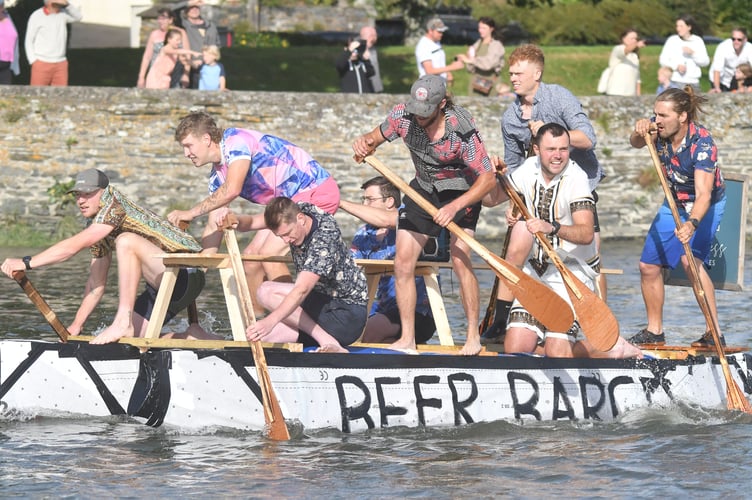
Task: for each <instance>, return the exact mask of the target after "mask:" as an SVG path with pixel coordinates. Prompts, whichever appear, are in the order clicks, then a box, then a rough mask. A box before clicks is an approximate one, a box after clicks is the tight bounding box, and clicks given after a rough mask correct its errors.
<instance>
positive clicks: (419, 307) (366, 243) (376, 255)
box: [350, 224, 432, 316]
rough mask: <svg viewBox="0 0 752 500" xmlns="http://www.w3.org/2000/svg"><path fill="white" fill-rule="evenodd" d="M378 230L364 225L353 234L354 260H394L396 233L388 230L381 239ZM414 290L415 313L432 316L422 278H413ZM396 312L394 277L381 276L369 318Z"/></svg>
mask: <svg viewBox="0 0 752 500" xmlns="http://www.w3.org/2000/svg"><path fill="white" fill-rule="evenodd" d="M378 230H379V228H377V227H376V226H372V225H371V224H364V225H363V226H361V227H360V228H359V229H358V231H357V232H356V233H355V236H354V237H353V240H352V245H351V246H350V251H351V252H352V254H353V257H354V258H356V259H382V260H383V259H394V256H395V255H396V254H397V231H396V230H394V229H389V230H388V231H387V233H386V234H385V235H384V237H383V238H382V239H379V238H378V236H377V233H378ZM415 289H416V291H417V292H418V299H417V302H416V307H415V312H417V313H418V314H422V315H424V316H432V313H431V305H430V304H429V302H428V294H427V293H426V283H425V281H423V277H417V278H415ZM396 310H397V292H396V289H395V287H394V275H391V274H390V275H386V276H382V278H381V279H380V280H379V288H378V291H377V292H376V300H375V301H374V303H373V307H371V312H370V313H369V315H370V316H373V315H374V314H376V313H382V314H386V313H387V312H388V311H396Z"/></svg>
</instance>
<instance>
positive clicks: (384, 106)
mask: <svg viewBox="0 0 752 500" xmlns="http://www.w3.org/2000/svg"><path fill="white" fill-rule="evenodd" d="M405 98H406V96H404V95H355V94H336V93H331V94H323V93H320V94H319V93H290V92H236V91H233V92H225V93H213V92H197V91H190V90H169V91H162V90H144V89H133V88H127V89H125V88H93V87H68V88H40V87H26V86H10V87H4V88H3V92H2V94H0V140H1V141H2V147H0V164H1V165H2V166H3V168H2V169H0V186H2V193H1V194H0V227H2V224H8V223H9V221H10V220H18V219H23V220H26V221H29V222H32V223H34V224H39V225H40V230H46V229H45V228H48V227H50V226H54V224H55V223H56V221H57V220H58V219H57V218H56V217H50V213H51V212H53V213H54V212H55V207H54V206H53V207H50V206H49V202H48V195H47V193H46V190H47V188H48V187H50V186H52V185H53V184H54V183H55V182H56V181H60V182H65V181H68V180H70V179H71V177H73V176H74V175H75V174H76V172H78V171H80V170H83V169H86V168H90V167H96V168H100V169H102V170H104V171H105V172H107V173H108V174H109V175H110V177H111V178H112V181H113V184H114V185H116V186H117V187H118V188H120V189H122V190H123V191H124V192H125V193H126V194H127V195H130V196H132V197H133V198H134V199H136V200H138V201H139V202H141V203H142V204H143V205H145V206H147V207H150V208H152V209H153V210H154V211H156V212H157V213H162V214H165V213H167V212H168V211H169V210H171V209H174V208H184V207H188V206H191V205H192V204H194V203H196V202H197V201H199V200H200V199H202V198H203V197H204V196H205V195H206V194H207V188H206V177H207V173H208V171H209V167H202V168H194V167H193V166H192V164H191V163H190V162H189V161H188V160H187V159H185V158H184V157H183V155H182V151H181V150H180V148H179V147H178V145H177V143H176V142H175V141H174V139H173V134H174V127H175V125H176V124H177V122H178V120H179V119H180V117H182V116H184V115H185V114H187V113H188V112H189V111H191V110H198V109H200V110H206V111H207V112H209V113H211V114H213V115H214V116H215V117H216V118H217V120H218V122H219V124H220V126H222V127H230V126H239V127H248V128H255V129H259V130H263V131H265V132H268V133H270V134H274V135H278V136H281V137H284V138H286V139H288V140H290V141H292V142H294V143H296V144H298V145H300V146H301V147H303V148H305V149H307V150H308V151H310V152H311V153H312V154H313V156H314V157H315V158H317V159H318V160H319V161H320V162H321V163H322V164H323V165H324V166H325V167H326V168H327V169H328V170H329V171H330V172H332V174H333V175H334V177H335V178H336V179H337V181H338V182H339V185H340V187H341V189H342V193H343V197H345V198H348V199H352V200H358V199H359V196H360V191H359V186H360V184H361V183H362V182H363V181H365V180H366V179H368V178H370V177H372V176H374V175H376V172H375V171H374V170H373V169H371V168H370V167H368V166H367V165H356V164H355V163H354V162H353V160H352V158H351V155H352V151H351V148H350V144H351V142H352V139H353V138H354V137H355V136H356V135H358V134H361V133H363V132H365V131H368V130H370V129H372V128H373V127H374V126H376V125H377V124H379V123H380V122H381V120H383V118H384V116H385V115H386V114H387V112H388V111H389V109H390V108H391V106H392V105H393V104H395V103H397V102H399V101H401V100H403V99H405ZM456 100H457V102H458V103H459V104H461V105H463V106H465V107H467V108H468V109H469V110H470V111H471V112H472V114H473V115H474V116H475V118H476V121H477V122H478V126H479V128H480V130H481V133H482V135H483V137H484V139H485V141H486V144H487V146H488V149H489V150H490V151H491V152H492V153H493V154H499V155H501V154H502V151H503V147H502V141H501V134H500V131H499V117H500V116H501V113H502V112H503V110H504V109H505V107H506V106H507V104H508V103H507V102H502V101H499V100H489V99H484V98H471V97H459V98H457V99H456ZM580 100H581V101H582V103H583V106H584V107H585V109H586V110H587V111H588V113H589V115H590V117H591V119H592V120H593V123H594V125H595V127H596V133H597V135H598V149H597V151H598V156H599V158H600V160H601V161H602V162H603V164H604V166H605V169H606V172H607V174H608V177H607V178H606V179H604V181H603V182H602V183H601V186H600V187H599V189H598V192H599V195H600V202H599V214H600V220H601V227H602V230H603V233H602V234H603V236H604V237H605V238H621V237H627V238H633V237H641V236H643V235H644V233H645V231H646V230H647V227H648V225H649V222H650V220H651V218H652V216H653V215H654V213H655V211H656V209H657V207H658V205H659V204H660V202H661V200H662V194H661V191H660V187H659V186H658V185H657V184H655V185H653V186H652V187H650V188H647V189H645V188H643V187H641V186H640V184H639V183H638V182H637V179H638V178H639V177H640V175H641V173H642V172H643V171H650V170H651V169H652V168H653V167H652V163H651V161H650V156H649V155H648V152H647V150H646V149H642V150H634V149H632V148H630V147H629V145H628V142H627V138H628V135H629V132H630V130H631V127H632V126H633V124H634V122H635V120H636V119H638V118H640V117H645V116H649V114H650V112H651V109H652V102H653V97H652V96H645V97H641V98H615V97H604V96H595V97H581V98H580ZM749 102H750V101H749V97H748V96H743V95H732V94H724V95H713V96H710V102H709V103H708V105H707V106H706V109H707V111H708V113H707V114H706V115H704V116H703V118H702V122H703V123H704V124H706V125H707V126H708V127H709V128H710V130H711V131H712V133H713V134H714V137H715V138H716V140H717V142H718V146H719V151H720V163H721V165H722V167H723V169H724V171H726V172H734V173H746V171H747V170H748V169H747V165H746V163H747V159H746V156H747V155H746V153H747V149H748V148H747V146H748V143H749V139H750V137H752V134H750V127H752V125H751V124H752V106H750V104H749ZM378 156H379V157H380V158H381V160H382V161H383V162H384V163H385V164H386V165H387V166H389V167H390V168H392V169H393V170H395V171H396V172H397V173H399V174H400V175H401V176H402V177H403V178H404V179H408V178H409V177H410V175H411V172H412V171H413V170H412V166H411V163H410V159H409V156H408V154H407V151H406V149H405V147H404V146H402V145H401V144H385V145H384V146H382V147H381V148H380V149H379V152H378ZM235 206H236V207H237V208H238V209H239V210H243V211H247V212H248V211H250V212H252V211H256V210H260V208H259V207H256V206H254V205H250V204H249V203H247V202H245V201H240V202H236V205H235ZM73 212H75V209H73V208H68V209H66V213H73ZM337 218H338V220H339V221H340V223H341V224H342V226H343V232H344V234H345V235H352V234H353V232H354V230H355V227H356V226H357V225H358V221H357V220H355V219H354V218H353V217H351V216H349V215H347V214H345V213H339V214H338V215H337ZM747 220H748V226H747V233H749V232H750V230H751V228H750V225H749V224H752V217H748V219H747ZM503 231H504V222H503V211H502V209H501V208H498V207H497V208H494V209H488V210H485V211H484V212H483V214H482V215H481V223H480V225H479V228H478V233H479V234H480V235H481V236H484V237H486V236H488V237H490V236H497V235H500V234H502V232H503Z"/></svg>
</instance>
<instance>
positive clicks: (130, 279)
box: [91, 233, 165, 344]
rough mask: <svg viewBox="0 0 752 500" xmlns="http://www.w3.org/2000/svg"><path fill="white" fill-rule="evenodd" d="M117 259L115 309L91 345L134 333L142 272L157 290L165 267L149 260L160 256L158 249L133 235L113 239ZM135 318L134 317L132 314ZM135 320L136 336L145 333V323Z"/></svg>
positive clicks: (112, 340)
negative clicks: (135, 309) (136, 304)
mask: <svg viewBox="0 0 752 500" xmlns="http://www.w3.org/2000/svg"><path fill="white" fill-rule="evenodd" d="M115 247H116V251H117V260H118V292H119V298H118V309H117V312H116V313H115V318H114V319H113V321H112V324H111V325H110V326H108V327H107V328H105V329H104V330H103V331H102V333H100V334H99V335H98V336H97V337H96V338H95V339H94V340H92V342H91V343H92V344H107V343H109V342H115V341H117V340H118V339H120V338H123V337H133V336H134V335H135V334H136V327H135V326H134V312H133V307H134V304H135V302H136V293H137V292H138V285H139V282H140V281H141V275H142V273H143V276H144V278H145V279H146V281H147V282H148V283H149V284H151V285H152V286H154V287H155V288H158V287H159V282H160V281H161V280H162V274H163V273H164V270H165V267H164V265H163V264H162V261H161V260H160V259H155V258H153V255H154V254H158V253H160V251H161V250H160V249H159V247H157V246H156V245H154V244H153V243H151V242H150V241H148V240H146V239H144V238H142V237H141V236H138V235H137V234H134V233H122V234H121V235H120V236H118V237H117V238H116V239H115ZM136 316H138V315H136ZM138 317H139V325H138V326H139V328H138V333H139V334H141V332H143V331H145V330H146V326H147V325H148V321H146V320H145V319H143V318H141V317H140V316H138Z"/></svg>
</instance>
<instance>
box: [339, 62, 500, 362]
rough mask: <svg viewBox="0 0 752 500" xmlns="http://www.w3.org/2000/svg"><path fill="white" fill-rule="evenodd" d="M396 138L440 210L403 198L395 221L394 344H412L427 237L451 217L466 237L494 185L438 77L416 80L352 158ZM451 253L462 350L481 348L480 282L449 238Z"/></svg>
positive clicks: (462, 248) (464, 115) (477, 140)
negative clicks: (463, 323)
mask: <svg viewBox="0 0 752 500" xmlns="http://www.w3.org/2000/svg"><path fill="white" fill-rule="evenodd" d="M399 138H401V139H402V141H403V142H404V144H405V145H406V146H407V148H408V149H409V150H410V156H411V158H412V160H413V164H414V165H415V171H416V176H415V179H413V180H412V181H411V182H410V185H411V187H412V188H413V189H415V190H416V191H418V193H420V194H421V195H422V196H423V197H424V198H427V199H428V200H429V201H430V202H431V203H432V204H433V205H434V206H436V207H437V208H438V212H437V213H436V215H435V216H434V217H431V216H430V215H428V213H426V212H425V211H424V210H422V209H421V208H420V207H419V206H418V205H417V204H416V203H415V202H414V201H413V200H410V199H409V198H407V199H406V200H405V204H404V207H403V208H401V209H400V214H399V222H398V224H397V254H396V256H395V259H394V276H395V283H396V290H397V306H398V308H399V312H400V323H401V324H402V336H401V337H400V339H399V340H398V341H397V342H395V343H394V344H392V346H393V347H394V348H397V349H415V324H414V323H415V302H416V289H415V263H416V262H417V260H418V256H419V255H420V252H421V250H422V249H423V246H424V245H425V244H426V242H427V241H428V238H429V237H430V236H437V235H438V234H439V232H440V231H441V228H442V227H445V226H446V225H447V224H449V223H450V222H452V221H454V222H456V223H457V224H458V225H459V226H460V227H461V228H463V229H464V231H465V232H467V233H468V234H470V235H471V236H472V235H473V234H474V233H475V226H476V224H477V222H478V216H479V215H480V201H481V199H482V198H483V197H484V196H485V195H486V194H487V193H489V192H490V191H491V190H492V189H493V188H494V187H495V185H496V177H495V174H494V172H493V169H492V164H491V159H490V158H489V156H488V153H487V152H486V147H485V145H484V144H483V139H481V137H480V134H479V133H478V130H477V129H476V127H475V120H473V117H472V116H471V115H470V113H468V112H467V111H466V110H465V109H463V108H461V107H459V106H457V105H455V104H454V103H453V102H452V100H451V98H450V97H449V96H447V95H446V82H445V81H444V79H443V78H441V77H440V76H438V75H426V76H422V77H420V78H419V79H418V80H417V81H416V82H415V83H414V84H413V86H412V89H411V90H410V99H409V101H408V102H407V103H404V104H397V105H396V106H394V108H392V111H391V112H390V113H389V115H388V116H387V117H386V119H385V120H384V122H383V123H382V124H381V125H379V126H378V127H376V128H375V129H373V130H372V131H370V132H368V133H366V134H364V135H362V136H360V137H358V138H357V139H355V141H354V142H353V145H352V148H353V151H354V152H355V160H356V161H362V160H363V158H365V157H366V156H368V155H369V154H372V153H373V152H374V151H375V150H376V148H377V147H379V146H380V145H381V144H383V143H384V142H386V141H390V142H391V141H394V140H396V139H399ZM451 254H452V264H453V265H454V271H455V273H456V274H457V277H458V278H459V282H460V289H461V292H460V294H461V297H462V306H463V308H464V309H465V315H466V316H467V341H466V343H465V346H464V347H463V348H462V350H461V351H460V352H461V354H464V355H475V354H478V352H480V348H481V346H480V335H479V334H478V315H479V298H478V297H479V295H480V292H479V289H478V280H477V279H476V277H475V273H474V272H473V268H472V264H471V263H470V248H469V247H468V246H467V245H466V244H465V243H463V242H461V241H459V240H457V238H456V237H455V236H452V240H451Z"/></svg>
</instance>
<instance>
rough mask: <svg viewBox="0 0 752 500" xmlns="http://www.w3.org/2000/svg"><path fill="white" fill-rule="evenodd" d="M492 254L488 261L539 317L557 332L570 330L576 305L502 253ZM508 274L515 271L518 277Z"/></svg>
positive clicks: (517, 296)
mask: <svg viewBox="0 0 752 500" xmlns="http://www.w3.org/2000/svg"><path fill="white" fill-rule="evenodd" d="M490 257H491V259H490V260H488V261H487V262H488V265H489V266H491V268H492V269H493V270H494V271H495V272H496V274H497V275H498V276H499V277H500V278H503V279H504V280H505V283H506V285H507V287H509V290H510V291H511V292H512V294H514V296H515V297H516V298H517V300H518V301H519V302H520V304H522V307H524V308H525V309H526V310H527V312H529V313H530V314H532V315H533V317H534V318H535V319H537V320H538V321H540V322H541V323H543V325H544V326H545V327H546V328H547V329H549V330H551V331H553V332H566V331H568V330H569V329H570V328H571V327H572V323H574V313H573V312H572V308H571V307H570V305H569V304H567V302H566V301H565V300H564V299H562V298H561V297H559V295H557V294H556V292H554V291H553V290H552V289H550V288H549V287H548V286H546V285H544V284H543V283H542V282H540V281H538V280H536V279H535V278H533V277H532V276H528V275H527V274H525V273H524V272H522V270H521V269H518V268H517V267H515V266H513V265H511V264H509V263H508V262H506V261H505V260H504V259H502V258H501V257H499V256H497V255H494V254H491V255H490ZM507 274H513V275H514V277H515V278H516V280H510V279H508V278H507Z"/></svg>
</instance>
